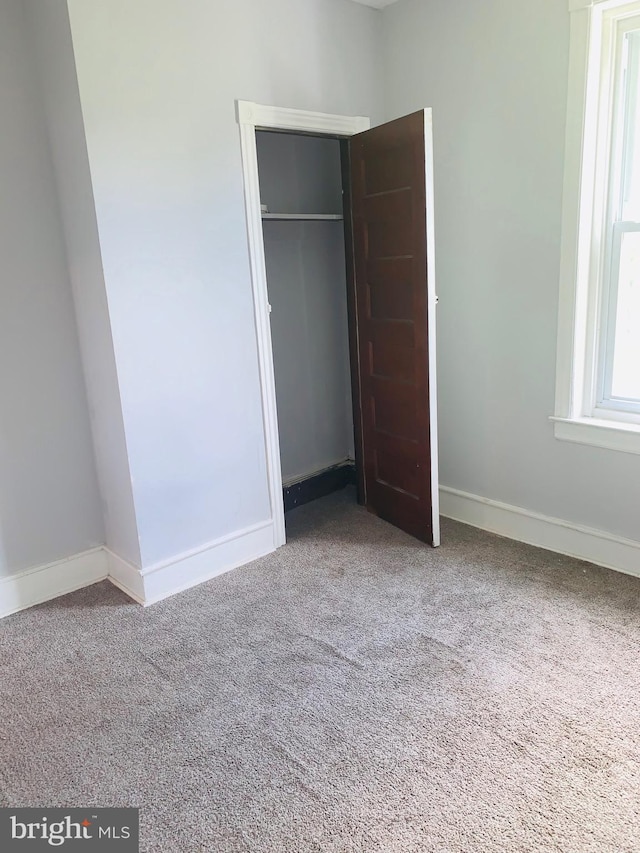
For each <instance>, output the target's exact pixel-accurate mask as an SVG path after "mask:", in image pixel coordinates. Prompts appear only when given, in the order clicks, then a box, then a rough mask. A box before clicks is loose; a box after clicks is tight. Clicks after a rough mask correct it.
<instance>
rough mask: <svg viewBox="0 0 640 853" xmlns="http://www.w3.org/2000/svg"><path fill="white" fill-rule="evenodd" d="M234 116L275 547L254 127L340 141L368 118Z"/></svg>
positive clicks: (274, 472) (275, 481)
mask: <svg viewBox="0 0 640 853" xmlns="http://www.w3.org/2000/svg"><path fill="white" fill-rule="evenodd" d="M236 118H237V122H238V125H239V127H240V151H241V156H242V176H243V181H244V201H245V215H246V221H247V239H248V244H249V264H250V271H251V288H252V292H253V309H254V318H255V327H256V340H257V344H258V366H259V372H260V394H261V398H262V420H263V429H264V441H265V451H266V460H267V481H268V487H269V501H270V504H271V518H272V522H273V544H274V547H276V548H279V547H280V546H281V545H284V544H285V542H286V533H285V525H284V502H283V497H282V468H281V462H280V439H279V434H278V411H277V405H276V385H275V374H274V367H273V347H272V343H271V323H270V320H269V314H270V313H271V306H270V305H269V297H268V291H267V270H266V263H265V253H264V236H263V233H262V214H261V210H260V182H259V177H258V152H257V146H256V130H282V131H289V132H294V133H296V132H297V133H309V134H314V135H318V136H334V137H337V138H343V139H346V138H348V137H350V136H353V135H354V134H356V133H361V132H362V131H364V130H369V128H370V127H371V121H370V119H369V118H367V117H366V116H345V115H333V114H330V113H317V112H310V111H308V110H295V109H289V108H286V107H273V106H267V105H265V104H256V103H253V102H251V101H240V100H238V101H236Z"/></svg>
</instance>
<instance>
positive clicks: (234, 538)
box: [141, 520, 275, 604]
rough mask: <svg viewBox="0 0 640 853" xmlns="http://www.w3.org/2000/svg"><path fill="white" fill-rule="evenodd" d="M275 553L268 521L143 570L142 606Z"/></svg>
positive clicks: (271, 523) (272, 532)
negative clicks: (272, 552)
mask: <svg viewBox="0 0 640 853" xmlns="http://www.w3.org/2000/svg"><path fill="white" fill-rule="evenodd" d="M274 550H275V545H274V530H273V521H271V520H269V521H263V522H261V523H260V524H255V525H252V526H251V527H247V528H245V529H244V530H239V531H237V532H236V533H232V534H231V535H230V536H225V537H223V538H222V539H217V540H216V541H215V542H211V543H209V544H208V545H206V546H204V547H203V548H199V549H198V550H196V551H189V552H187V553H186V554H182V555H180V556H178V557H174V558H173V559H171V560H168V561H166V562H163V563H159V564H158V565H155V566H150V567H149V568H145V569H142V572H141V575H142V579H143V583H144V604H153V603H154V602H156V601H161V600H162V599H163V598H167V597H168V596H170V595H175V593H177V592H183V591H184V590H186V589H189V588H190V587H192V586H197V585H198V584H201V583H204V581H208V580H211V579H212V578H215V577H217V576H218V575H221V574H224V573H225V572H228V571H231V569H236V568H238V566H243V565H244V564H245V563H250V562H251V561H252V560H257V559H258V557H264V556H265V554H269V553H270V552H271V551H274Z"/></svg>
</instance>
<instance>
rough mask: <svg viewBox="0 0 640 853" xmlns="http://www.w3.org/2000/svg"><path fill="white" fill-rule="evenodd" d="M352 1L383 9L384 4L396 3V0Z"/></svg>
mask: <svg viewBox="0 0 640 853" xmlns="http://www.w3.org/2000/svg"><path fill="white" fill-rule="evenodd" d="M353 2H354V3H362V4H363V5H364V6H373V8H374V9H384V7H385V6H391V4H392V3H397V2H398V0H353Z"/></svg>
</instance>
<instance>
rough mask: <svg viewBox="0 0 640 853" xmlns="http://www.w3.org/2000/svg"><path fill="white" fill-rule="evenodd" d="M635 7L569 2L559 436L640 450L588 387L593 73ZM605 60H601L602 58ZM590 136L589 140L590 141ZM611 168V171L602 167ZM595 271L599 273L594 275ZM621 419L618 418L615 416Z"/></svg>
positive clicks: (595, 115) (595, 207) (610, 1)
mask: <svg viewBox="0 0 640 853" xmlns="http://www.w3.org/2000/svg"><path fill="white" fill-rule="evenodd" d="M626 6H630V0H569V12H570V17H571V35H570V53H569V89H568V98H567V125H566V149H565V168H564V185H563V209H562V242H561V257H560V299H559V308H558V347H557V370H556V405H555V414H554V416H553V417H552V418H551V420H552V421H553V422H554V432H555V436H556V438H558V439H561V440H564V441H574V442H577V443H579V444H590V445H595V446H597V447H604V448H608V449H611V450H620V451H624V452H627V453H638V454H640V421H639V420H638V419H637V418H635V417H634V416H628V415H621V416H620V417H618V416H617V415H616V413H615V412H613V411H610V412H602V413H601V412H600V411H598V413H597V414H598V415H599V416H598V417H594V416H593V405H592V401H591V400H589V401H585V396H586V394H585V389H586V388H589V387H594V382H593V381H591V376H590V375H587V374H589V373H593V372H594V371H595V346H593V345H590V343H589V342H590V341H594V339H595V336H594V335H592V334H590V333H589V332H588V330H591V329H593V326H594V324H595V323H596V320H597V316H598V293H597V289H596V288H595V287H594V286H593V285H592V284H590V283H589V281H588V278H589V275H590V270H591V271H593V270H594V269H595V270H596V274H597V271H598V263H599V259H596V260H595V261H594V259H593V258H592V257H591V251H592V245H591V243H592V241H591V233H592V229H593V223H594V220H595V219H596V217H598V216H602V214H603V211H602V210H601V209H600V208H601V207H602V204H601V201H600V200H599V199H601V198H602V194H597V193H595V192H594V190H595V189H596V186H597V182H598V180H601V179H602V176H601V175H599V174H598V170H597V169H596V152H597V145H598V142H599V143H600V144H602V135H601V134H600V137H598V134H597V132H596V131H597V128H598V127H601V126H602V117H601V116H599V109H600V97H599V96H600V86H601V83H600V77H601V75H600V69H599V67H598V73H595V72H593V69H592V74H588V70H589V69H588V61H589V58H590V55H591V51H592V50H594V49H598V46H599V45H600V44H601V42H602V27H603V15H604V13H605V12H607V11H608V10H610V9H613V8H621V9H622V8H623V7H626ZM598 66H599V63H598ZM583 140H586V141H587V144H586V145H585V143H584V141H583ZM600 171H603V170H600ZM591 274H593V272H592V273H591ZM614 418H615V420H614Z"/></svg>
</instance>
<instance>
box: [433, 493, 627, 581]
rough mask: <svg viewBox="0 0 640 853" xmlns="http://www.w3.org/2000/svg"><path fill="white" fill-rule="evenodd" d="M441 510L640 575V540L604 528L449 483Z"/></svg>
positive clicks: (531, 542)
mask: <svg viewBox="0 0 640 853" xmlns="http://www.w3.org/2000/svg"><path fill="white" fill-rule="evenodd" d="M440 512H441V514H442V515H444V516H446V517H447V518H453V519H455V520H456V521H462V522H464V523H465V524H470V525H472V526H473V527H480V528H482V529H483V530H489V531H490V532H492V533H499V534H500V535H501V536H506V537H508V538H509V539H516V540H517V541H518V542H526V543H528V544H529V545H537V546H538V547H539V548H546V549H547V550H549V551H556V552H557V553H559V554H566V555H568V556H570V557H577V558H578V559H580V560H587V561H588V562H590V563H596V565H598V566H604V567H605V568H608V569H615V570H616V571H618V572H624V574H628V575H634V576H635V577H640V542H636V541H634V540H632V539H623V538H622V537H620V536H613V535H612V534H610V533H605V532H604V531H602V530H595V529H594V528H591V527H583V526H582V525H579V524H572V523H570V522H568V521H563V520H561V519H559V518H551V517H550V516H546V515H541V514H540V513H537V512H531V511H530V510H526V509H522V508H521V507H517V506H511V505H509V504H504V503H500V501H494V500H490V499H489V498H483V497H480V496H478V495H472V494H468V493H467V492H461V491H459V490H458V489H451V488H449V487H447V486H441V487H440Z"/></svg>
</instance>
